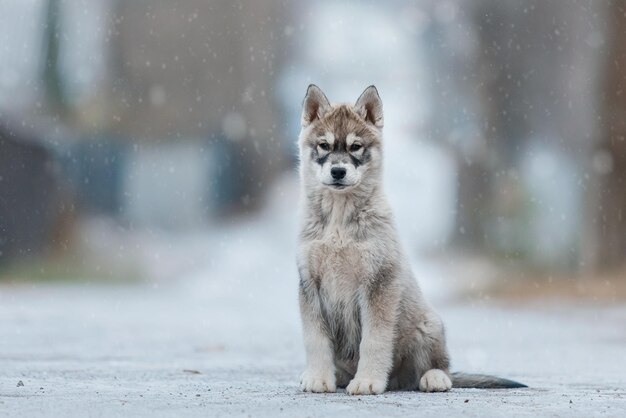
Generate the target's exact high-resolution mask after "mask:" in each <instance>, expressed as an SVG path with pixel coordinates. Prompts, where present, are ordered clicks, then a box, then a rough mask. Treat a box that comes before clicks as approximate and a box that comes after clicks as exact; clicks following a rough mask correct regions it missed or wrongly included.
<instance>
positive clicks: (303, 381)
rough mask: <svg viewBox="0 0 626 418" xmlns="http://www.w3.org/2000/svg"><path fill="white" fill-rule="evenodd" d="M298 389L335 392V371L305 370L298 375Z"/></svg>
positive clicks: (314, 391)
mask: <svg viewBox="0 0 626 418" xmlns="http://www.w3.org/2000/svg"><path fill="white" fill-rule="evenodd" d="M300 389H301V390H303V391H305V392H313V393H324V392H336V391H337V385H336V383H335V373H333V372H320V371H316V370H308V369H307V370H305V371H304V372H303V373H302V375H301V376H300Z"/></svg>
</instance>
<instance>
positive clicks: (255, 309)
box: [0, 261, 626, 417]
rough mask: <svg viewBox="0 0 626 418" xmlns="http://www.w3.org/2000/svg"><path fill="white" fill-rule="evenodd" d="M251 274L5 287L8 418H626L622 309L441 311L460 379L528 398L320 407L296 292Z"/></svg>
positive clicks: (332, 400)
mask: <svg viewBox="0 0 626 418" xmlns="http://www.w3.org/2000/svg"><path fill="white" fill-rule="evenodd" d="M253 263H254V262H253V261H252V262H250V263H249V264H248V267H250V266H252V265H253ZM245 269H246V266H245V265H244V266H242V270H245ZM248 273H249V274H250V275H249V276H248V279H247V280H243V281H239V280H234V282H233V284H232V285H227V286H223V285H217V284H216V283H214V282H211V281H208V282H207V283H205V284H204V285H202V286H201V285H198V283H197V282H194V280H190V281H189V282H188V283H187V284H185V285H182V284H179V285H167V286H165V285H160V286H146V285H137V286H117V287H106V286H102V285H99V286H98V285H89V284H85V285H71V286H70V285H56V286H42V285H38V286H18V287H15V286H9V285H3V286H0V415H6V416H28V417H34V416H167V415H170V416H183V415H192V416H196V415H197V416H267V417H274V416H285V417H293V416H302V417H308V416H310V417H327V416H333V415H340V414H341V415H343V416H345V414H350V415H354V416H407V414H409V415H410V416H413V415H416V414H418V413H420V414H422V413H423V414H426V413H429V414H431V413H432V414H435V416H444V415H446V416H448V415H450V416H453V415H468V416H511V415H520V416H567V417H569V416H581V417H583V416H585V417H586V416H592V415H600V416H615V417H618V416H621V417H623V416H626V388H625V384H624V383H625V380H626V326H625V325H626V308H624V307H611V308H597V307H593V306H574V305H554V304H553V303H550V302H546V303H543V304H536V305H534V306H532V307H528V306H526V307H523V308H522V307H505V306H502V305H500V306H497V305H491V306H482V305H480V304H478V305H474V306H472V305H471V304H455V303H440V304H439V305H440V306H438V308H439V310H440V311H441V312H442V314H443V317H444V320H445V322H446V323H447V327H448V335H449V341H450V346H451V354H452V358H453V363H454V364H453V365H454V369H456V370H464V371H470V372H486V373H494V374H498V375H502V376H506V377H511V378H515V379H518V380H520V381H523V382H525V383H527V384H529V385H530V386H531V388H530V389H523V390H509V391H481V390H453V391H452V392H450V393H444V394H422V393H388V394H385V395H383V396H378V397H363V396H361V397H349V396H347V395H346V394H345V393H337V394H332V395H313V394H304V393H300V392H299V390H298V389H297V380H298V375H299V372H300V371H301V369H302V367H303V361H304V360H303V349H302V346H301V342H300V329H299V323H298V317H297V309H296V303H295V286H294V285H288V284H287V282H284V283H283V281H282V280H278V279H276V280H270V281H268V282H264V281H263V280H262V278H261V277H255V276H254V273H253V272H252V271H250V272H248ZM279 276H280V275H277V276H276V277H279ZM20 382H21V383H20ZM22 384H23V386H22Z"/></svg>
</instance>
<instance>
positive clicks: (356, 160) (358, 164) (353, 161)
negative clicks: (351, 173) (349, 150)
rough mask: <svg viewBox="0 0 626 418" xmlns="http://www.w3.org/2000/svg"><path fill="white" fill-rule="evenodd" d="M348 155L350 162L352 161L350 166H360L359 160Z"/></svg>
mask: <svg viewBox="0 0 626 418" xmlns="http://www.w3.org/2000/svg"><path fill="white" fill-rule="evenodd" d="M349 155H350V160H351V161H352V164H354V166H355V167H358V166H360V165H361V160H359V159H358V158H356V157H355V156H354V155H352V154H349Z"/></svg>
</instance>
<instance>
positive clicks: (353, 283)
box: [297, 85, 520, 395]
mask: <svg viewBox="0 0 626 418" xmlns="http://www.w3.org/2000/svg"><path fill="white" fill-rule="evenodd" d="M383 124H384V118H383V110H382V102H381V100H380V97H379V95H378V92H377V90H376V88H375V87H374V86H370V87H368V88H367V89H366V90H365V91H364V92H363V94H362V95H361V96H360V97H359V99H358V100H357V101H356V103H355V104H354V105H349V104H340V105H331V104H330V102H329V101H328V99H327V98H326V96H325V95H324V93H323V92H322V91H321V90H320V89H319V88H318V87H317V86H314V85H311V86H309V88H308V90H307V94H306V97H305V99H304V104H303V112H302V130H301V132H300V136H299V148H300V178H301V183H302V189H301V210H302V214H301V223H300V236H299V246H298V260H297V263H298V270H299V273H300V292H299V293H300V295H299V297H300V310H301V316H302V324H303V333H304V343H305V349H306V355H307V366H306V369H305V371H304V372H303V374H302V377H301V388H302V390H305V391H310V392H334V391H336V388H337V387H346V391H347V393H349V394H353V395H354V394H379V393H382V392H384V391H385V390H393V389H397V390H416V389H419V390H422V391H428V392H433V391H447V390H449V389H450V388H451V387H452V384H453V382H454V383H455V384H456V383H457V382H458V385H459V386H462V387H514V386H515V385H517V386H520V384H517V383H516V382H511V381H506V380H504V379H500V380H498V379H497V378H492V377H490V376H471V375H458V378H455V375H452V376H451V375H450V374H449V372H448V367H449V357H448V352H447V349H446V342H445V333H444V327H443V324H442V322H441V319H440V318H439V316H438V315H437V314H436V313H435V312H434V311H433V310H432V308H431V307H430V306H429V305H428V304H427V303H426V301H425V300H424V297H423V295H422V293H421V291H420V289H419V287H418V285H417V281H416V280H415V278H414V277H413V274H412V272H411V269H410V267H409V264H408V262H407V258H406V256H405V255H404V253H403V251H402V248H401V247H400V244H399V240H398V236H397V232H396V228H395V225H394V221H393V217H392V214H391V210H390V208H389V205H388V204H387V200H386V199H385V196H384V193H383V189H382V128H383ZM451 377H452V379H451Z"/></svg>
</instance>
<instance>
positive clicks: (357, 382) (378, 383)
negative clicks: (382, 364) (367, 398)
mask: <svg viewBox="0 0 626 418" xmlns="http://www.w3.org/2000/svg"><path fill="white" fill-rule="evenodd" d="M386 388H387V380H386V379H372V378H368V377H356V376H355V378H354V379H352V381H351V382H350V384H348V387H346V392H348V395H380V394H381V393H383V392H384V391H385V389H386Z"/></svg>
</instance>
